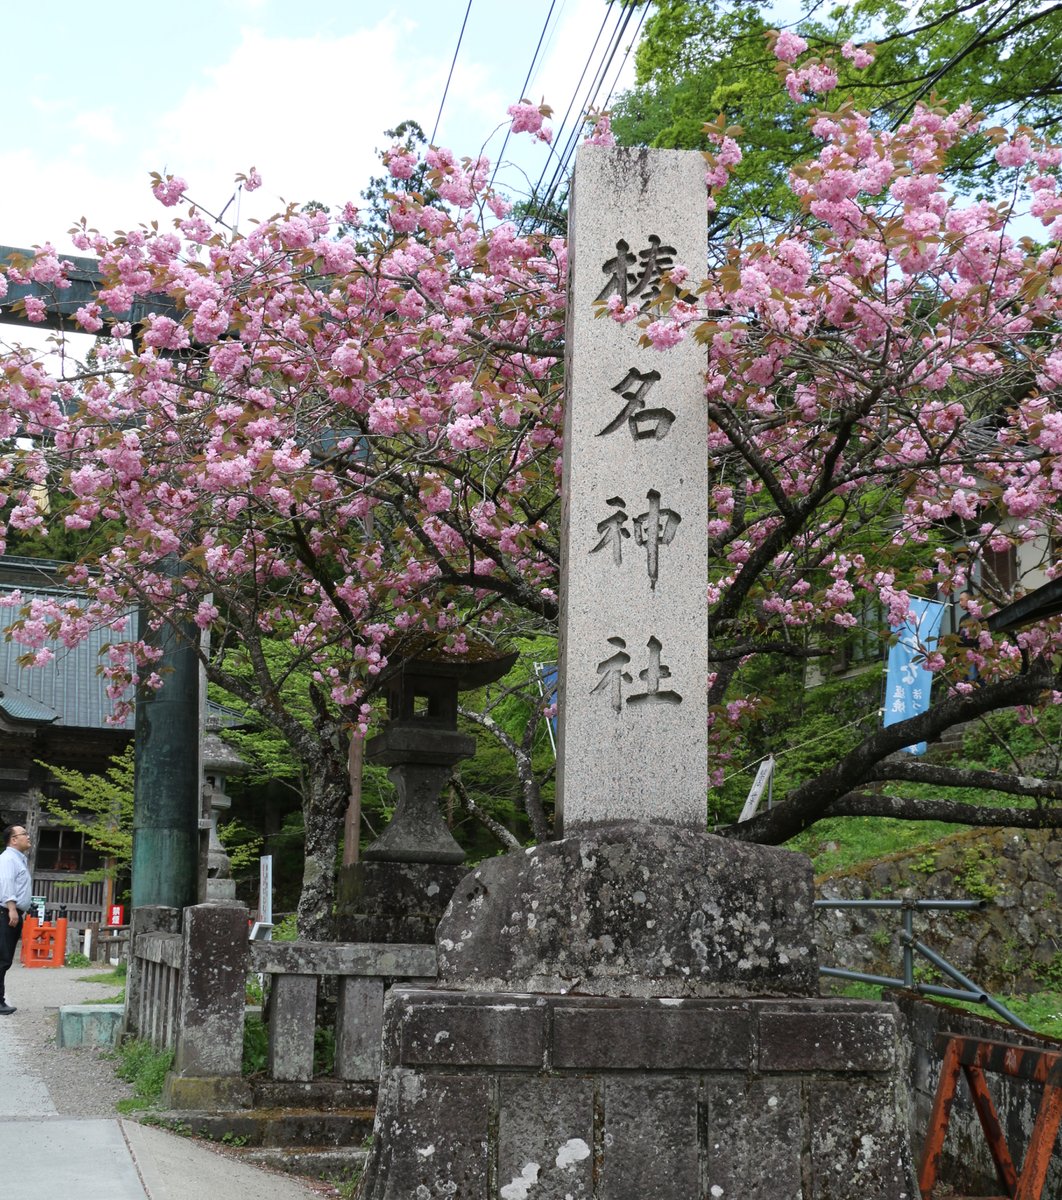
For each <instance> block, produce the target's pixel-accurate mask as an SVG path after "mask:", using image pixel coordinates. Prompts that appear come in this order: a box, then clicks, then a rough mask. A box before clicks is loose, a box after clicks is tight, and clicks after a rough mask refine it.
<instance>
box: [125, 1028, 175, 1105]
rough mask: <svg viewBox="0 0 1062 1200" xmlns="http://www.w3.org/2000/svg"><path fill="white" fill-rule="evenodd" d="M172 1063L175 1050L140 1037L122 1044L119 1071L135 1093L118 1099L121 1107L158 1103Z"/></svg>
mask: <svg viewBox="0 0 1062 1200" xmlns="http://www.w3.org/2000/svg"><path fill="white" fill-rule="evenodd" d="M172 1066H173V1051H172V1050H156V1049H155V1047H154V1046H153V1045H152V1044H151V1043H150V1042H145V1041H139V1040H133V1041H129V1042H125V1043H123V1045H121V1046H120V1047H119V1048H118V1065H117V1067H115V1074H116V1075H117V1076H118V1078H119V1079H124V1080H125V1081H126V1083H131V1084H132V1085H133V1095H132V1096H131V1097H129V1099H127V1100H119V1101H118V1111H119V1112H137V1111H138V1110H140V1109H144V1108H154V1107H156V1106H157V1104H158V1102H159V1100H160V1099H161V1097H162V1088H163V1085H164V1084H165V1082H166V1075H167V1073H168V1072H169V1070H170V1068H171V1067H172Z"/></svg>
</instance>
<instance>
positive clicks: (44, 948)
mask: <svg viewBox="0 0 1062 1200" xmlns="http://www.w3.org/2000/svg"><path fill="white" fill-rule="evenodd" d="M65 961H66V917H58V918H57V919H56V920H54V921H38V920H37V918H36V917H26V918H25V919H24V920H23V922H22V965H23V966H24V967H61V966H62V965H63V963H64V962H65Z"/></svg>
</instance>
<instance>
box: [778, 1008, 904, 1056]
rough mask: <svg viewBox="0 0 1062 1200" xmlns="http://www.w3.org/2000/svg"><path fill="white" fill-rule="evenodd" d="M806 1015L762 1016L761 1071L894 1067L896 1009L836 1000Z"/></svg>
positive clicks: (790, 1011) (783, 1013)
mask: <svg viewBox="0 0 1062 1200" xmlns="http://www.w3.org/2000/svg"><path fill="white" fill-rule="evenodd" d="M834 1004H836V1005H838V1007H831V1008H830V1009H828V1010H824V1009H823V1008H822V1007H821V1006H816V1007H815V1008H812V1009H809V1010H808V1011H807V1012H800V1011H795V1012H794V1011H792V1010H789V1011H786V1010H776V1011H772V1010H770V1009H765V1010H763V1011H762V1012H761V1015H760V1064H759V1065H760V1070H761V1071H888V1070H891V1069H892V1068H893V1067H895V1066H896V1047H897V1039H898V1036H899V1014H898V1013H897V1011H896V1010H895V1009H894V1008H893V1007H892V1005H882V1004H867V1003H862V1002H860V1001H851V1002H848V1003H847V1004H846V1002H845V1001H835V1002H834Z"/></svg>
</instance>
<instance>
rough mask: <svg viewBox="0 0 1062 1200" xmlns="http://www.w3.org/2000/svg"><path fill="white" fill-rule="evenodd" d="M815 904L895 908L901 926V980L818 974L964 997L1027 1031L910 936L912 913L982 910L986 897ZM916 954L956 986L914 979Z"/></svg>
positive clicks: (830, 971)
mask: <svg viewBox="0 0 1062 1200" xmlns="http://www.w3.org/2000/svg"><path fill="white" fill-rule="evenodd" d="M815 907H816V908H871V909H898V910H899V911H900V913H901V914H902V920H903V927H902V928H901V930H900V942H901V944H902V947H903V978H902V979H898V978H894V977H892V976H889V975H869V974H867V973H865V972H863V971H848V970H845V969H843V968H841V967H822V966H820V967H819V974H820V975H829V976H830V977H831V978H833V979H852V980H855V981H856V982H857V983H872V984H875V985H877V986H878V987H900V988H906V989H908V991H912V992H920V993H922V994H923V995H926V996H941V997H943V998H944V999H946V1000H967V1001H969V1002H971V1003H973V1004H983V1005H984V1006H985V1007H986V1008H990V1009H991V1010H992V1011H993V1012H994V1013H996V1015H997V1016H1000V1017H1002V1018H1003V1019H1004V1020H1005V1021H1009V1022H1010V1024H1011V1025H1013V1026H1014V1027H1015V1028H1017V1029H1024V1030H1026V1031H1029V1032H1031V1030H1030V1027H1029V1026H1028V1025H1026V1024H1025V1022H1024V1021H1022V1020H1021V1019H1020V1018H1019V1017H1016V1016H1015V1015H1014V1013H1012V1012H1011V1011H1010V1009H1009V1008H1007V1006H1006V1005H1005V1004H1002V1003H1001V1002H1000V1001H999V1000H997V999H996V998H995V997H994V996H990V995H989V994H988V993H987V992H986V991H985V990H984V989H983V988H980V987H978V986H977V984H976V983H974V982H973V980H972V979H970V978H968V977H967V976H966V975H964V974H963V973H962V972H961V971H960V970H959V969H958V967H954V966H952V964H951V963H949V962H948V961H947V959H945V958H943V957H942V956H941V955H939V954H938V953H937V952H936V951H935V950H933V949H931V948H930V947H929V946H927V945H926V944H925V942H921V941H919V940H918V938H916V937H915V935H914V915H915V913H916V912H927V911H931V910H934V909H945V910H947V909H950V910H952V911H956V910H957V911H960V912H962V911H965V912H971V911H982V910H984V909H985V908H987V907H988V901H987V900H816V901H815ZM916 954H920V955H921V956H922V957H923V958H924V959H926V961H927V962H930V963H932V965H933V966H934V967H936V968H937V970H938V971H940V972H941V973H942V974H943V975H945V976H947V977H948V978H949V979H952V980H953V981H954V982H955V983H957V984H959V985H960V987H957V988H954V987H942V986H941V985H939V984H935V983H922V982H921V981H920V980H916V979H915V962H914V960H915V955H916Z"/></svg>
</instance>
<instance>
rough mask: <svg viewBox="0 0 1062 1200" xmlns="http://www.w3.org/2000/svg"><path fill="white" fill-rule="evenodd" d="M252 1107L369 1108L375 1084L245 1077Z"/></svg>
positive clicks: (321, 1078) (327, 1109)
mask: <svg viewBox="0 0 1062 1200" xmlns="http://www.w3.org/2000/svg"><path fill="white" fill-rule="evenodd" d="M247 1082H248V1084H249V1085H250V1088H251V1095H252V1097H253V1100H254V1107H255V1108H310V1109H316V1110H318V1111H333V1110H337V1109H340V1110H350V1109H359V1108H372V1107H373V1106H374V1105H375V1104H376V1084H375V1083H348V1082H344V1081H343V1080H342V1079H331V1078H327V1077H319V1078H317V1079H312V1080H309V1081H308V1082H305V1083H303V1082H297V1081H286V1080H283V1079H268V1078H266V1077H265V1076H257V1077H256V1076H251V1077H249V1078H248V1080H247Z"/></svg>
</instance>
